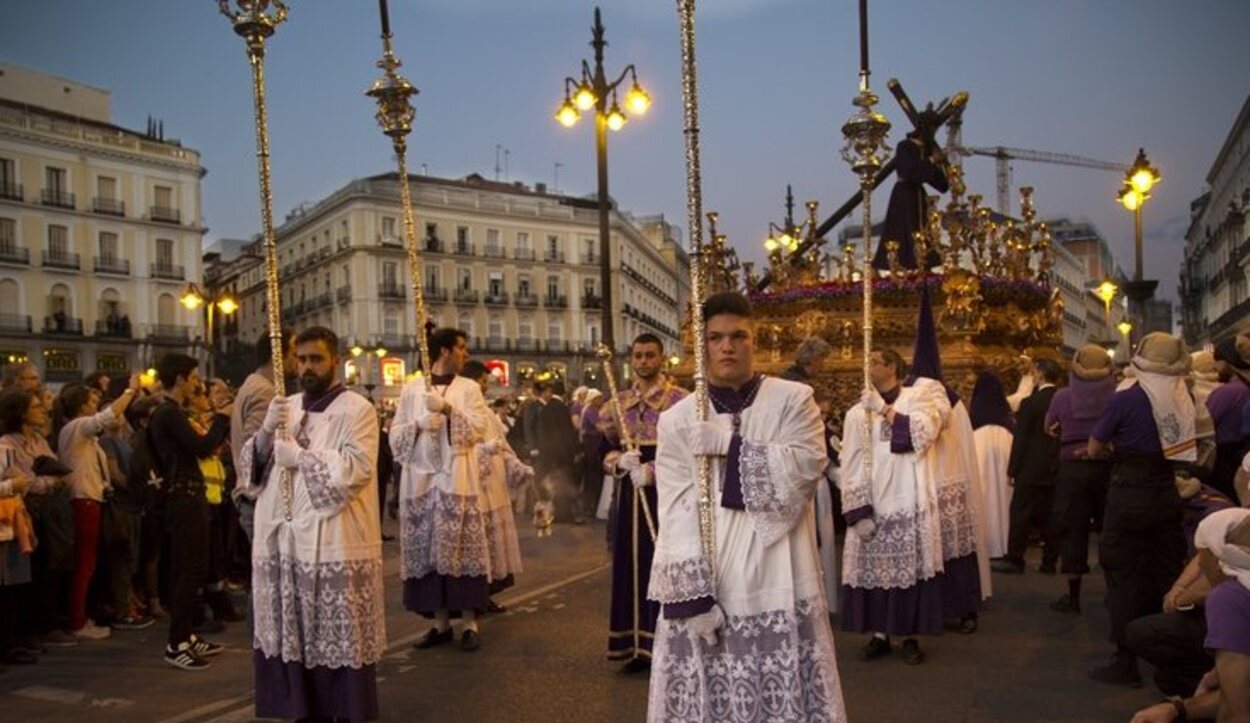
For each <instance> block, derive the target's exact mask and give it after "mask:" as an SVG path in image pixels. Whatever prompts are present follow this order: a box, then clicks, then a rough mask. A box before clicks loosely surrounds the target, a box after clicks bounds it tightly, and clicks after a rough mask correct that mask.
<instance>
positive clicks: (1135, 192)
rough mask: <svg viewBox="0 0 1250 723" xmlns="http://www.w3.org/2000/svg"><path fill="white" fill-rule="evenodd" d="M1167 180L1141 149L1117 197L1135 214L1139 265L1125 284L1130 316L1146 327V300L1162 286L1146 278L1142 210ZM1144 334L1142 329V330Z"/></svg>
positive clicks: (1135, 241)
mask: <svg viewBox="0 0 1250 723" xmlns="http://www.w3.org/2000/svg"><path fill="white" fill-rule="evenodd" d="M1161 180H1163V177H1162V176H1160V175H1159V169H1158V168H1155V167H1154V166H1152V165H1151V164H1150V161H1149V160H1148V159H1147V158H1146V150H1145V149H1144V148H1139V149H1138V150H1137V158H1136V159H1134V161H1133V165H1132V166H1130V167H1129V169H1128V171H1126V172H1125V174H1124V185H1123V186H1122V187H1121V188H1120V192H1119V194H1117V195H1116V200H1117V201H1119V202H1120V205H1122V206H1124V208H1125V209H1127V210H1128V211H1131V212H1132V213H1133V248H1134V252H1135V260H1136V265H1135V266H1134V268H1133V280H1132V281H1130V282H1128V283H1126V284H1125V285H1124V292H1125V294H1126V295H1127V296H1128V299H1129V303H1130V309H1129V311H1130V315H1131V316H1133V317H1134V318H1135V319H1136V321H1137V324H1136V326H1137V328H1138V329H1139V330H1140V329H1142V328H1144V322H1145V308H1144V306H1145V302H1146V301H1148V300H1149V299H1150V298H1151V297H1153V296H1154V292H1155V289H1156V288H1158V286H1159V282H1158V280H1150V279H1143V278H1142V221H1141V210H1142V206H1144V205H1145V204H1146V201H1149V200H1150V190H1151V189H1152V188H1154V186H1155V184H1157V183H1159V181H1161ZM1138 334H1139V335H1140V331H1139V332H1138Z"/></svg>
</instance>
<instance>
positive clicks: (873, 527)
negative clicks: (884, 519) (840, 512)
mask: <svg viewBox="0 0 1250 723" xmlns="http://www.w3.org/2000/svg"><path fill="white" fill-rule="evenodd" d="M851 529H852V530H855V534H857V535H859V539H861V540H863V541H864V542H868V541H869V540H871V539H872V538H873V537H876V535H877V523H876V522H874V521H873V519H872V518H871V517H865V518H864V519H862V520H860V521H859V522H856V523H855V524H853V525H851Z"/></svg>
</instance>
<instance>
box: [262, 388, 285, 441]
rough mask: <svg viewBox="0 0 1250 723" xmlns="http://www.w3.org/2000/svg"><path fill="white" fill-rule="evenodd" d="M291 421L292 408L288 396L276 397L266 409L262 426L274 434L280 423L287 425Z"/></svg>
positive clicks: (268, 432) (271, 434)
mask: <svg viewBox="0 0 1250 723" xmlns="http://www.w3.org/2000/svg"><path fill="white" fill-rule="evenodd" d="M290 421H291V408H290V406H288V404H287V401H286V397H274V398H273V400H272V401H271V402H269V409H267V410H266V411H265V421H264V422H262V423H261V425H260V428H261V429H263V430H265V432H266V433H267V434H269V435H270V436H273V434H274V432H276V431H277V429H278V426H279V425H281V426H283V427H286V426H287V424H288V423H289V422H290Z"/></svg>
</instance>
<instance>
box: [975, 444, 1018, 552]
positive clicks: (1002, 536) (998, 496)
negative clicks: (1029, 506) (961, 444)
mask: <svg viewBox="0 0 1250 723" xmlns="http://www.w3.org/2000/svg"><path fill="white" fill-rule="evenodd" d="M972 436H973V440H974V441H975V442H976V448H977V462H978V464H980V467H981V491H982V496H983V497H984V498H985V552H984V556H985V557H988V558H991V559H992V558H995V557H1002V556H1003V555H1006V554H1007V531H1008V528H1009V526H1010V511H1011V486H1010V485H1008V484H1007V462H1008V459H1009V458H1010V457H1011V432H1008V431H1007V430H1006V429H1004V428H1003V427H1000V426H998V425H997V424H987V425H985V426H983V427H981V428H979V429H977V430H976V431H974V432H973V433H972Z"/></svg>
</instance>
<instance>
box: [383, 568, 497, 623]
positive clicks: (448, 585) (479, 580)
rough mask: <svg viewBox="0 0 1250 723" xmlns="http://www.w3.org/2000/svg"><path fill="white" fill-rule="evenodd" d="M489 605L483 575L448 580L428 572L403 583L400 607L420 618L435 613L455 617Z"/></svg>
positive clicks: (486, 585) (445, 576)
mask: <svg viewBox="0 0 1250 723" xmlns="http://www.w3.org/2000/svg"><path fill="white" fill-rule="evenodd" d="M489 605H490V583H489V582H487V580H486V576H485V575H481V576H476V577H452V576H450V575H440V574H438V573H436V572H432V573H430V574H428V575H426V576H424V577H419V578H417V579H415V580H413V579H408V580H404V608H405V609H406V610H409V611H411V612H414V613H418V614H420V615H422V616H424V617H427V618H428V617H433V616H434V613H435V612H437V611H439V610H447V611H449V612H451V613H454V614H455V615H454V616H455V617H458V616H459V613H460V611H462V610H474V611H478V612H480V611H483V610H485V609H486V608H487V606H489Z"/></svg>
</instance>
